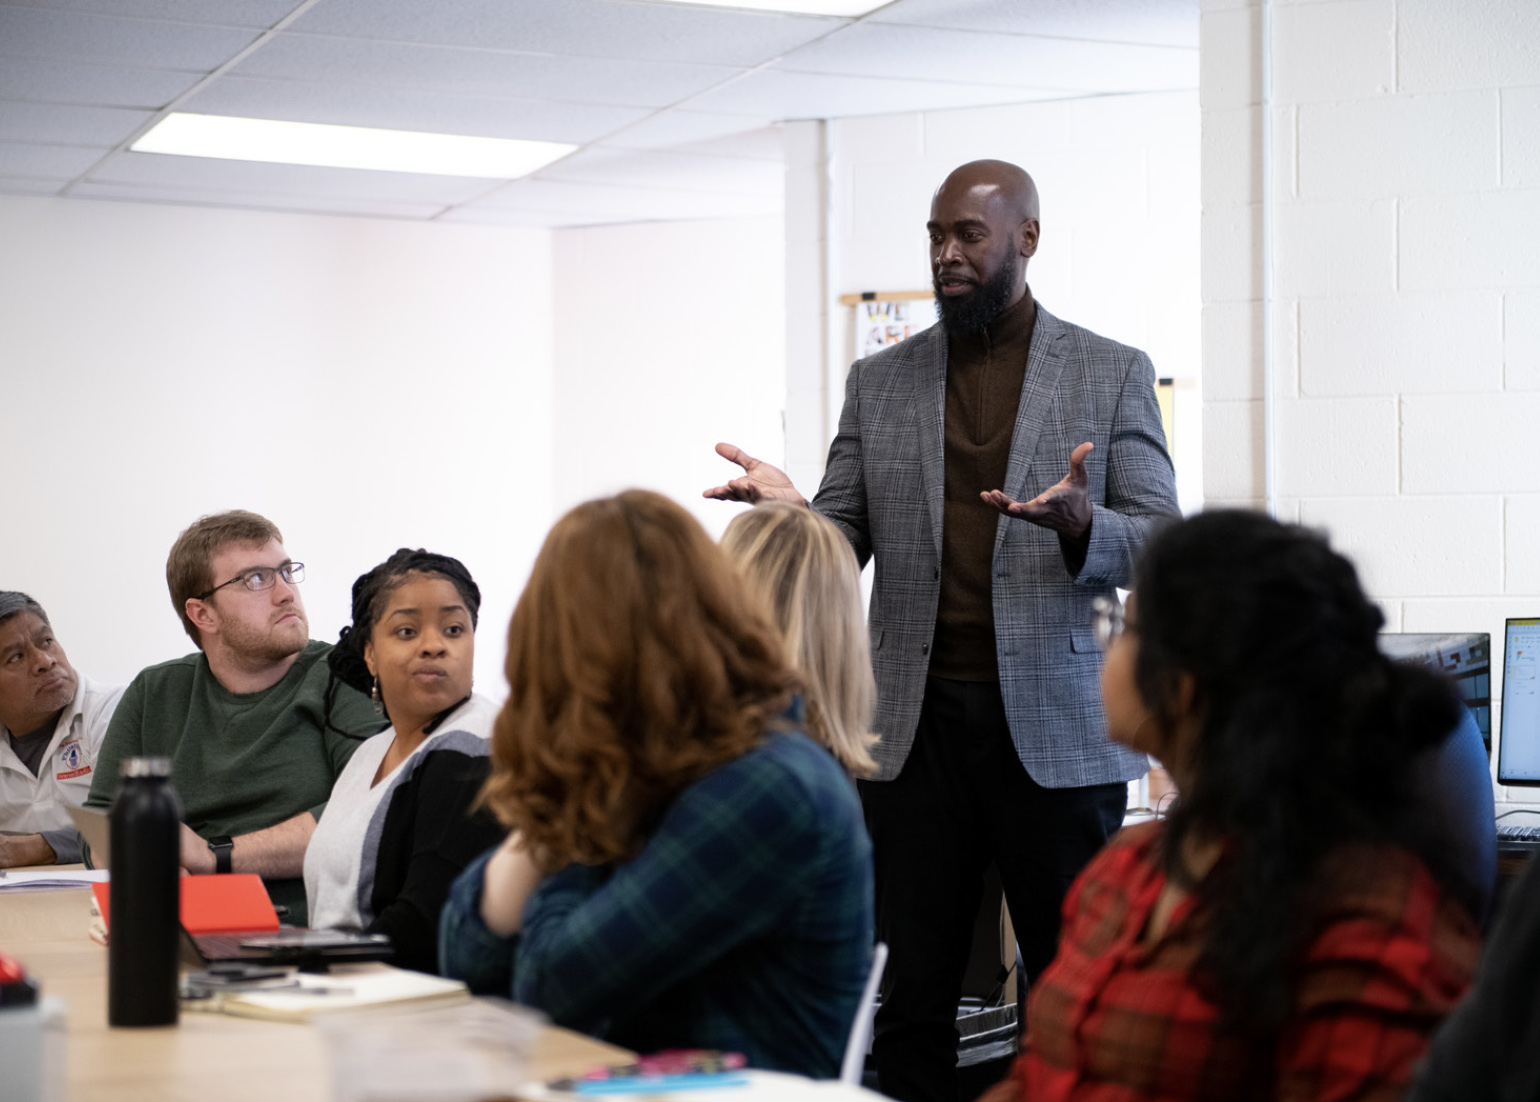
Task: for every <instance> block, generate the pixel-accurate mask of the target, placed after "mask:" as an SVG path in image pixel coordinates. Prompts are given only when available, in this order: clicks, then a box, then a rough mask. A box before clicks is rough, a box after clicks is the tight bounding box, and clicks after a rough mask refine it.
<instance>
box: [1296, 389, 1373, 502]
mask: <svg viewBox="0 0 1540 1102" xmlns="http://www.w3.org/2000/svg"><path fill="white" fill-rule="evenodd" d="M1396 420H1397V419H1396V400H1395V399H1394V398H1332V399H1322V400H1316V399H1293V400H1288V401H1280V402H1279V403H1278V405H1277V407H1276V412H1275V422H1274V424H1275V428H1276V433H1277V435H1276V437H1275V439H1276V441H1277V448H1276V469H1277V473H1278V493H1279V494H1286V495H1291V496H1296V497H1312V498H1320V497H1342V496H1348V495H1358V496H1369V495H1376V494H1394V493H1395V492H1396V450H1397V449H1396Z"/></svg>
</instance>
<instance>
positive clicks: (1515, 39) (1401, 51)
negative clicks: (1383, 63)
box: [1396, 0, 1540, 92]
mask: <svg viewBox="0 0 1540 1102" xmlns="http://www.w3.org/2000/svg"><path fill="white" fill-rule="evenodd" d="M1396 21H1397V26H1396V39H1397V41H1396V51H1397V68H1396V79H1397V82H1398V84H1399V89H1400V90H1401V91H1403V92H1445V91H1451V90H1454V89H1459V88H1503V87H1507V86H1509V85H1521V84H1529V85H1536V84H1540V49H1537V48H1536V43H1540V4H1536V3H1535V2H1534V0H1459V2H1458V3H1451V2H1450V0H1397V11H1396Z"/></svg>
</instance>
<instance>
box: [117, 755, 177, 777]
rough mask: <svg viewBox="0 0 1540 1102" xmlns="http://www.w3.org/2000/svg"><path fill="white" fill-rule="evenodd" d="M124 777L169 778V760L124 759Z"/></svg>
mask: <svg viewBox="0 0 1540 1102" xmlns="http://www.w3.org/2000/svg"><path fill="white" fill-rule="evenodd" d="M123 775H124V776H125V777H169V776H171V759H170V758H126V759H124V761H123Z"/></svg>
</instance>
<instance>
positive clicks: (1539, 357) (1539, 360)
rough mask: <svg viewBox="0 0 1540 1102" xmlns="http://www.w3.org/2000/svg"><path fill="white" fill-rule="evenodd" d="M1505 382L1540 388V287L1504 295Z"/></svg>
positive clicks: (1511, 387)
mask: <svg viewBox="0 0 1540 1102" xmlns="http://www.w3.org/2000/svg"><path fill="white" fill-rule="evenodd" d="M1503 386H1505V387H1507V388H1508V389H1509V390H1540V291H1512V292H1509V293H1508V294H1506V295H1504V296H1503Z"/></svg>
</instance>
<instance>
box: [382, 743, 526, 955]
mask: <svg viewBox="0 0 1540 1102" xmlns="http://www.w3.org/2000/svg"><path fill="white" fill-rule="evenodd" d="M489 767H490V761H489V759H487V758H485V757H472V756H470V755H467V754H463V753H461V752H459V751H457V750H434V751H430V752H429V753H428V754H427V755H425V757H424V759H423V762H422V764H421V765H420V766H419V767H418V769H417V772H416V774H415V775H414V777H413V778H412V782H411V783H410V784H407V785H403V786H401V788H399V789H398V790H397V791H396V793H395V795H394V796H393V797H392V800H391V805H390V809H389V811H387V812H386V817H385V825H384V831H383V838H382V842H381V846H380V869H379V870H378V872H377V874H376V876H375V882H374V892H373V898H372V899H371V904H372V906H373V909H374V914H375V917H374V921H373V922H371V923H370V924H369V931H370V932H371V933H382V934H389V935H390V940H391V944H392V946H393V947H394V949H395V953H394V957H393V963H395V964H396V965H398V966H400V967H402V968H414V969H416V970H418V971H420V972H436V971H438V964H439V961H438V928H439V913H440V912H441V911H442V910H443V909H444V903H445V901H446V900H447V899H448V897H449V888H450V885H451V884H452V883H453V882H454V879H455V877H456V876H458V875H459V874H460V872H461V870H463V869H464V868H465V867H466V866H467V865H469V864H470V863H471V861H472V860H474V859H475V857H476V855H477V854H479V853H482V852H483V851H484V850H486V849H488V848H489V847H492V846H496V845H497V844H498V843H499V842H500V841H502V837H503V828H502V826H501V825H500V824H499V823H498V822H497V820H496V819H495V818H494V817H493V816H492V814H491V813H490V812H489V811H487V810H486V809H485V808H482V809H479V810H477V811H474V812H473V811H472V810H471V805H472V804H473V803H474V802H475V800H476V795H477V793H479V792H480V791H481V786H482V784H483V783H485V781H486V779H487V773H488V770H489ZM386 840H389V842H388V843H387V841H386Z"/></svg>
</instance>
